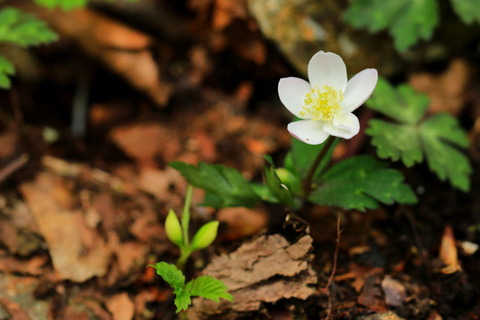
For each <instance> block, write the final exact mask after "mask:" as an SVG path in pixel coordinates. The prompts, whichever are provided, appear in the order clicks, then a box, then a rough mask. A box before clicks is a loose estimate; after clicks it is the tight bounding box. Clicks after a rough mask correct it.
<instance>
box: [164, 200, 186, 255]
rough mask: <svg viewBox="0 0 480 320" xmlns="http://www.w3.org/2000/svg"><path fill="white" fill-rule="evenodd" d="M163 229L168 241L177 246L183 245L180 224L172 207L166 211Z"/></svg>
mask: <svg viewBox="0 0 480 320" xmlns="http://www.w3.org/2000/svg"><path fill="white" fill-rule="evenodd" d="M165 231H166V232H167V237H168V239H170V241H172V242H173V243H175V244H176V245H177V246H179V247H181V246H182V245H183V235H182V226H181V225H180V221H178V218H177V215H176V214H175V211H173V210H172V209H170V211H168V215H167V219H165Z"/></svg>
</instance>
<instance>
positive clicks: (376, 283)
mask: <svg viewBox="0 0 480 320" xmlns="http://www.w3.org/2000/svg"><path fill="white" fill-rule="evenodd" d="M381 276H382V272H378V273H375V274H372V275H370V276H369V277H367V278H365V279H364V281H365V284H364V286H363V288H362V291H361V292H360V295H359V296H358V299H357V302H358V304H360V305H362V306H365V307H368V308H369V309H371V310H373V311H375V312H377V313H380V312H385V311H386V310H387V308H386V307H385V301H384V300H383V298H382V289H381V287H380V278H381Z"/></svg>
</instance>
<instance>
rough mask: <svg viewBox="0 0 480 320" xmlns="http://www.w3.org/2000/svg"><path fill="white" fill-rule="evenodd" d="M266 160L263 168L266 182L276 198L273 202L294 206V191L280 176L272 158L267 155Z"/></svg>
mask: <svg viewBox="0 0 480 320" xmlns="http://www.w3.org/2000/svg"><path fill="white" fill-rule="evenodd" d="M265 160H266V162H267V163H266V164H265V166H264V168H263V173H264V178H265V184H266V186H267V188H268V190H269V191H270V193H271V194H272V196H273V197H274V198H275V200H276V201H272V202H275V203H280V204H283V205H285V206H288V207H290V208H293V205H294V199H293V195H292V192H291V191H290V189H289V188H288V187H287V186H286V185H285V184H284V183H283V182H282V180H280V178H279V177H278V175H277V172H276V171H275V166H274V164H273V160H272V158H271V157H270V156H268V155H267V156H265Z"/></svg>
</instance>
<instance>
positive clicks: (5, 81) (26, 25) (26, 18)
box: [0, 8, 57, 89]
mask: <svg viewBox="0 0 480 320" xmlns="http://www.w3.org/2000/svg"><path fill="white" fill-rule="evenodd" d="M55 40H57V35H56V34H55V32H53V31H52V30H51V29H50V28H49V27H48V26H47V25H46V24H45V22H43V21H41V20H38V19H37V18H35V17H34V16H32V15H30V14H26V13H23V12H22V11H20V10H18V9H15V8H4V9H2V10H1V11H0V42H6V43H11V44H14V45H19V46H22V47H27V46H33V45H38V44H42V43H47V42H51V41H55ZM13 74H15V68H14V67H13V64H12V63H11V62H10V61H8V60H7V59H5V58H4V57H2V56H0V88H3V89H8V88H10V79H9V76H12V75H13Z"/></svg>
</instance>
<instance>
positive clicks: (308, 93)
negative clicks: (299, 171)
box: [278, 51, 378, 144]
mask: <svg viewBox="0 0 480 320" xmlns="http://www.w3.org/2000/svg"><path fill="white" fill-rule="evenodd" d="M308 79H309V80H310V83H308V82H307V81H305V80H303V79H300V78H295V77H288V78H282V79H280V82H279V83H278V95H279V96H280V101H282V103H283V104H284V105H285V107H287V109H288V110H289V111H290V112H291V113H293V114H294V115H295V116H297V117H299V118H301V119H303V120H299V121H295V122H291V123H289V124H288V131H289V132H290V134H292V135H293V136H294V137H296V138H297V139H299V140H301V141H303V142H305V143H308V144H321V143H322V142H324V141H325V140H326V139H327V138H328V136H330V135H332V136H336V137H340V138H344V139H350V138H351V137H353V136H355V135H356V134H357V133H358V131H359V130H360V123H359V121H358V118H357V117H356V116H355V115H354V114H353V113H352V111H354V110H355V109H357V108H358V107H359V106H361V105H362V104H363V103H364V102H365V100H367V99H368V97H370V95H371V94H372V92H373V89H375V86H376V84H377V79H378V74H377V70H375V69H365V70H363V71H361V72H359V73H357V74H356V75H355V76H354V77H353V78H351V79H350V80H349V81H348V82H347V69H346V67H345V63H344V62H343V60H342V58H340V56H338V55H336V54H335V53H331V52H323V51H320V52H317V53H316V54H315V55H314V56H313V57H312V59H310V62H309V63H308Z"/></svg>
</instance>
